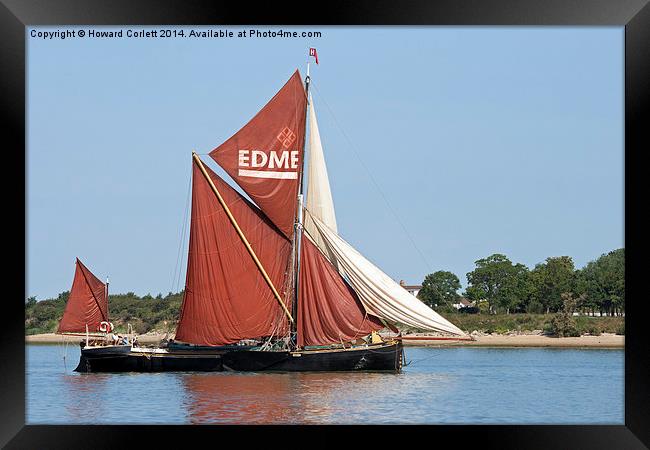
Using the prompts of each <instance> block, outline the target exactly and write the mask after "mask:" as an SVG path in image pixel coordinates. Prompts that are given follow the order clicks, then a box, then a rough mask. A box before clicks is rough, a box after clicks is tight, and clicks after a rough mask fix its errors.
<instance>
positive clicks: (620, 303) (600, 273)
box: [576, 248, 625, 315]
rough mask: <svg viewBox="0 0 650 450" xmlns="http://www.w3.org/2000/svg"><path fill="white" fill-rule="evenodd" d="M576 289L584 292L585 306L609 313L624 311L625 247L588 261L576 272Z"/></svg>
mask: <svg viewBox="0 0 650 450" xmlns="http://www.w3.org/2000/svg"><path fill="white" fill-rule="evenodd" d="M576 278H577V280H576V291H577V292H579V293H581V294H585V296H586V300H585V306H587V307H588V308H589V309H591V310H592V311H594V310H598V311H600V312H601V313H604V312H607V313H609V314H610V315H614V314H621V313H623V312H624V311H625V249H623V248H620V249H618V250H613V251H611V252H609V253H607V254H603V255H601V256H600V257H599V258H598V259H597V260H595V261H590V262H589V263H588V264H587V265H586V266H585V267H583V268H582V269H581V270H579V271H578V273H577V277H576Z"/></svg>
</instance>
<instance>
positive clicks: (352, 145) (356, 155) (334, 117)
mask: <svg viewBox="0 0 650 450" xmlns="http://www.w3.org/2000/svg"><path fill="white" fill-rule="evenodd" d="M310 84H312V85H313V86H314V88H315V89H316V92H318V97H319V99H320V100H322V101H323V103H324V104H325V107H326V108H327V110H328V111H329V113H330V115H331V116H332V118H333V119H334V123H335V124H336V126H337V128H338V129H339V131H340V132H341V134H342V135H343V136H344V137H345V139H346V140H347V141H348V145H349V146H350V149H351V150H352V153H354V156H355V157H356V158H357V160H359V163H360V164H361V166H362V167H363V169H364V170H365V171H366V173H367V174H368V177H369V178H370V180H371V181H372V184H374V185H375V188H376V189H377V191H378V192H379V194H380V195H381V196H382V198H383V199H384V202H385V203H386V206H388V209H389V210H390V212H391V213H392V214H393V216H394V217H395V219H396V220H397V222H398V223H399V224H400V226H401V227H402V229H403V230H404V233H405V234H406V236H407V237H408V239H409V240H410V241H411V244H413V247H414V248H415V250H416V251H417V252H418V254H419V255H420V257H421V258H422V261H424V263H425V264H426V266H427V268H429V269H430V270H431V269H432V268H433V266H432V265H431V264H429V261H428V260H427V258H426V256H424V253H422V251H421V250H420V248H419V247H418V246H417V244H416V243H415V240H414V239H413V237H412V236H411V234H410V233H409V232H408V230H407V229H406V226H405V225H404V223H402V221H401V220H400V219H399V216H398V215H397V213H396V212H395V210H394V209H393V207H392V206H391V204H390V203H389V201H388V198H387V197H386V195H385V194H384V192H383V191H382V190H381V188H380V187H379V185H378V184H377V182H376V181H375V178H374V177H373V176H372V172H370V170H369V169H368V167H367V166H366V165H365V164H364V163H363V159H362V158H361V157H360V156H359V154H358V153H357V151H356V150H355V148H354V147H355V145H354V144H353V143H352V140H351V139H350V138H349V137H348V135H347V134H346V133H345V131H344V130H343V127H342V126H341V125H340V124H339V122H338V120H337V119H336V116H335V115H334V112H333V111H332V109H331V108H330V106H329V104H328V103H327V100H325V97H324V96H323V95H322V94H321V92H320V90H319V89H318V86H317V84H316V83H314V82H313V81H311V82H310Z"/></svg>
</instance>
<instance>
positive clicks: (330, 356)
mask: <svg viewBox="0 0 650 450" xmlns="http://www.w3.org/2000/svg"><path fill="white" fill-rule="evenodd" d="M129 349H130V347H126V346H118V347H100V348H97V347H95V348H84V349H82V350H81V358H80V359H79V365H78V366H77V368H76V369H75V371H76V372H220V371H223V370H230V371H242V372H271V371H274V372H342V371H347V372H351V371H373V372H374V371H389V372H400V371H401V369H402V343H401V342H397V343H394V344H379V345H370V346H366V347H360V348H351V349H340V348H339V349H327V350H305V351H300V352H277V351H259V350H251V349H250V348H243V349H242V348H241V347H239V348H237V347H233V346H227V347H222V348H213V349H211V350H180V349H171V350H169V349H133V350H129Z"/></svg>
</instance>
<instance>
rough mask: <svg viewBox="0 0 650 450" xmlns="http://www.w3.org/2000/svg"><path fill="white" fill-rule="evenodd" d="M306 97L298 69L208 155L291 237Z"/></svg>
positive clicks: (300, 167)
mask: <svg viewBox="0 0 650 450" xmlns="http://www.w3.org/2000/svg"><path fill="white" fill-rule="evenodd" d="M306 105H307V99H306V95H305V89H304V87H303V85H302V81H301V80H300V73H299V72H298V71H297V70H296V71H295V73H294V74H293V76H292V77H291V78H290V79H289V81H288V82H287V83H286V84H285V85H284V87H283V88H282V89H280V91H279V92H278V93H277V94H276V95H275V97H273V98H272V99H271V101H269V102H268V103H267V104H266V106H264V108H262V109H261V110H260V112H258V113H257V115H255V117H253V118H252V119H251V120H250V122H248V123H247V124H246V125H245V126H244V127H243V128H242V129H241V130H239V131H238V132H237V133H236V134H235V135H234V136H232V137H231V138H230V139H228V140H227V141H226V142H224V143H223V144H221V145H220V146H219V147H217V148H215V149H214V150H212V151H211V152H210V156H211V157H212V158H213V159H214V160H215V161H216V162H217V163H218V164H219V165H220V166H221V167H223V168H224V170H225V171H226V172H228V174H229V175H230V176H231V177H232V178H233V179H234V180H235V181H236V182H237V184H239V186H241V188H242V189H243V190H244V191H245V192H246V193H247V194H248V195H249V196H250V197H251V198H252V199H253V201H254V202H255V203H256V204H257V205H258V206H259V207H260V208H261V210H262V211H264V214H266V216H267V217H268V218H269V219H271V221H272V222H273V223H274V224H275V225H276V226H277V227H278V228H279V229H280V231H282V232H283V233H284V235H285V236H287V237H289V238H291V236H292V234H293V224H294V220H295V217H296V203H297V194H298V180H299V179H300V172H301V170H302V158H303V147H304V141H305V117H306Z"/></svg>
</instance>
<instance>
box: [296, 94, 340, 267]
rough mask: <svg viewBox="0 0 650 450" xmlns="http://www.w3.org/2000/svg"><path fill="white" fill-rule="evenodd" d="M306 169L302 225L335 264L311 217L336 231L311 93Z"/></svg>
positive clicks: (332, 204) (334, 215)
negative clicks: (304, 209) (307, 212)
mask: <svg viewBox="0 0 650 450" xmlns="http://www.w3.org/2000/svg"><path fill="white" fill-rule="evenodd" d="M307 170H308V172H307V173H308V178H307V201H306V203H305V207H306V208H307V209H308V210H309V211H310V213H311V214H308V215H306V217H305V220H304V224H303V227H304V229H305V230H306V231H307V233H308V234H309V236H310V237H311V238H312V240H313V241H314V243H315V244H316V245H317V246H318V248H319V249H320V250H321V251H322V252H323V253H324V254H325V255H326V256H328V257H329V259H330V261H331V262H332V264H334V265H335V266H336V262H335V261H334V260H333V258H332V255H331V254H330V252H329V250H328V248H327V246H326V245H325V243H324V242H323V239H322V238H321V237H320V233H318V230H317V228H316V226H315V225H314V221H313V220H312V218H311V216H313V217H316V218H318V219H320V220H321V221H322V222H323V223H324V224H326V225H327V226H328V227H329V228H330V229H331V230H334V232H336V231H337V229H336V214H335V213H334V201H333V200H332V191H331V190H330V181H329V177H328V175H327V166H326V165H325V155H324V153H323V145H322V144H321V140H320V133H319V131H318V122H317V121H316V111H315V110H314V101H313V99H312V98H311V95H310V96H309V160H308V167H307Z"/></svg>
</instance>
